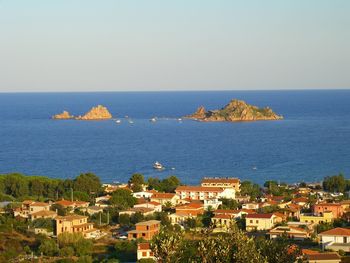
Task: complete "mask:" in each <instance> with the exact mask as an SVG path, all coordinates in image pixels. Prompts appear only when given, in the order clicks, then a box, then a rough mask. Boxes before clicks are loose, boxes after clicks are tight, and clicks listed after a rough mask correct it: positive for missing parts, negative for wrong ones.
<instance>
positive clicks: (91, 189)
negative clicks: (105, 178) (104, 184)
mask: <svg viewBox="0 0 350 263" xmlns="http://www.w3.org/2000/svg"><path fill="white" fill-rule="evenodd" d="M73 189H74V190H75V191H79V192H85V193H88V194H92V193H98V192H99V191H100V190H101V181H100V178H99V177H97V176H96V175H95V174H93V173H85V174H81V175H79V176H78V177H77V178H75V179H74V182H73Z"/></svg>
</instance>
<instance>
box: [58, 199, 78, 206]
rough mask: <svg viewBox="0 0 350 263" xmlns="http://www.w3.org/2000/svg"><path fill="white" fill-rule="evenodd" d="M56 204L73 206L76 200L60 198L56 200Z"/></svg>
mask: <svg viewBox="0 0 350 263" xmlns="http://www.w3.org/2000/svg"><path fill="white" fill-rule="evenodd" d="M55 204H58V205H61V206H72V205H74V202H71V201H68V200H60V201H57V202H55Z"/></svg>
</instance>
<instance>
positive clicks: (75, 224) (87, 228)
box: [56, 215, 94, 236]
mask: <svg viewBox="0 0 350 263" xmlns="http://www.w3.org/2000/svg"><path fill="white" fill-rule="evenodd" d="M87 219H88V217H87V216H81V215H69V216H58V217H56V235H57V236H58V235H59V234H61V233H77V232H80V233H83V235H84V236H86V234H88V233H90V232H92V231H94V226H93V224H92V223H88V222H87Z"/></svg>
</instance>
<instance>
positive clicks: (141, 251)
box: [137, 243, 156, 261]
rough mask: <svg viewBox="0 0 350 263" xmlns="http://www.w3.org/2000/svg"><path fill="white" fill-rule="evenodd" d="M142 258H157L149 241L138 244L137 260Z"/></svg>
mask: <svg viewBox="0 0 350 263" xmlns="http://www.w3.org/2000/svg"><path fill="white" fill-rule="evenodd" d="M141 259H153V260H154V261H155V260H156V258H155V257H154V255H153V252H152V250H151V246H150V244H149V243H139V244H138V245H137V260H141Z"/></svg>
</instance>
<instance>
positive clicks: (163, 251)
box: [151, 229, 183, 263]
mask: <svg viewBox="0 0 350 263" xmlns="http://www.w3.org/2000/svg"><path fill="white" fill-rule="evenodd" d="M182 242H183V234H182V232H171V231H167V230H164V229H161V231H160V232H159V233H158V234H157V235H155V236H153V238H152V241H151V249H152V251H153V253H154V256H155V257H156V258H157V260H158V261H159V262H164V263H168V262H181V261H177V259H180V255H181V247H182Z"/></svg>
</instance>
